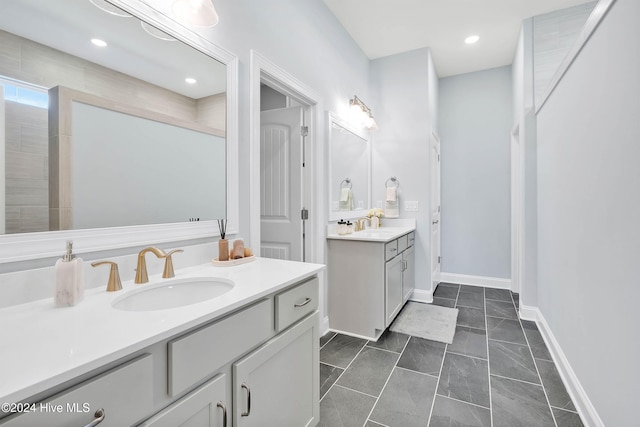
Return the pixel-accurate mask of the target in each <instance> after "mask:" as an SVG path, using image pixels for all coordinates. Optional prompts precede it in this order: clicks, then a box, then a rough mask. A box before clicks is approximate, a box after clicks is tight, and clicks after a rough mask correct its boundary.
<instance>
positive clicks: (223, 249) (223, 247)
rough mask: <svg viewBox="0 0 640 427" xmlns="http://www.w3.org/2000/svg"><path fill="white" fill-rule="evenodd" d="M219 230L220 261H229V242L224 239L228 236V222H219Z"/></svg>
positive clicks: (220, 220) (221, 220)
mask: <svg viewBox="0 0 640 427" xmlns="http://www.w3.org/2000/svg"><path fill="white" fill-rule="evenodd" d="M218 230H219V231H220V240H218V261H228V260H229V241H228V240H227V239H225V238H224V237H225V236H226V235H227V220H226V219H219V220H218Z"/></svg>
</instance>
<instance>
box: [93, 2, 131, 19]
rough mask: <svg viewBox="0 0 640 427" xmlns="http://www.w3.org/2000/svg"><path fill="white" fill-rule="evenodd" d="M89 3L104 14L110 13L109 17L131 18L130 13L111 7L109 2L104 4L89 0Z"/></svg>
mask: <svg viewBox="0 0 640 427" xmlns="http://www.w3.org/2000/svg"><path fill="white" fill-rule="evenodd" d="M89 1H90V2H91V4H92V5H94V6H95V7H97V8H98V9H100V10H102V11H104V12H107V13H110V14H111V15H115V16H120V17H121V18H131V17H132V15H131V14H130V13H127V12H125V11H124V10H122V9H120V8H119V7H116V6H114V5H112V4H111V3H109V2H106V1H105V0H89Z"/></svg>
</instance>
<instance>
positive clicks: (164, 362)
mask: <svg viewBox="0 0 640 427" xmlns="http://www.w3.org/2000/svg"><path fill="white" fill-rule="evenodd" d="M318 297H319V296H318V278H317V277H315V276H314V277H312V278H309V279H306V280H304V281H302V282H299V283H296V284H293V285H291V286H290V287H288V288H286V289H284V290H281V291H279V292H277V293H274V294H272V295H269V296H267V297H263V298H261V299H260V300H258V301H253V302H252V303H249V304H247V305H246V306H244V307H242V308H240V309H238V310H237V311H235V312H234V313H231V314H229V315H227V316H224V317H222V318H220V319H216V320H214V321H212V322H210V323H207V324H204V325H201V326H197V327H196V328H195V329H193V330H192V331H189V332H186V333H182V334H179V335H177V336H174V337H171V338H168V339H166V340H163V341H160V342H158V343H155V344H153V345H151V346H150V347H148V348H145V349H144V350H142V351H141V352H140V354H138V355H136V354H133V355H131V356H129V358H130V360H128V361H124V362H122V363H120V364H118V365H117V366H116V367H114V368H112V369H109V370H107V371H106V372H104V373H100V374H97V375H93V376H92V375H91V374H88V375H86V376H85V377H87V378H89V379H88V380H86V381H83V382H80V383H79V384H77V385H74V386H72V387H71V388H65V389H64V390H63V391H62V392H61V393H58V394H55V393H56V391H57V390H56V391H54V392H53V393H52V394H53V397H51V398H49V399H46V400H44V401H42V403H37V404H36V405H37V408H36V409H37V411H33V412H30V413H27V414H22V415H17V416H11V417H7V418H4V419H2V420H0V426H2V427H18V426H20V427H22V426H24V427H31V426H36V425H47V426H60V427H62V426H85V425H89V423H91V422H92V421H94V419H95V418H98V414H95V411H96V410H97V409H98V408H104V414H105V417H104V419H103V420H100V422H99V423H98V424H92V425H99V426H100V427H102V426H105V427H108V426H114V427H116V426H117V427H121V426H131V425H140V426H144V427H176V426H183V427H191V426H192V427H196V426H197V427H231V426H232V425H233V426H236V427H239V426H243V427H244V426H279V427H287V426H291V427H300V426H315V425H317V423H318V422H319V389H320V379H319V366H320V362H319V339H320V338H319V331H318V329H319V320H318V318H319V315H318ZM61 387H66V386H61ZM74 404H75V405H76V406H73V405H74ZM41 405H47V406H41ZM69 405H72V406H69ZM83 405H86V407H85V406H83ZM42 408H51V409H50V410H48V411H47V410H43V409H42ZM55 408H60V409H59V410H58V412H55V413H54V412H53V411H54V409H55ZM95 421H96V422H97V421H98V420H95ZM140 423H142V424H140Z"/></svg>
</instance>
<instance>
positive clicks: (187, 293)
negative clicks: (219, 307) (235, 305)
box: [111, 277, 233, 311]
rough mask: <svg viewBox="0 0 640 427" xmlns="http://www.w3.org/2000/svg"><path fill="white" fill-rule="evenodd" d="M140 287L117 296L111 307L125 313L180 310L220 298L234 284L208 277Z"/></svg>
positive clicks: (168, 281) (169, 281) (174, 280)
mask: <svg viewBox="0 0 640 427" xmlns="http://www.w3.org/2000/svg"><path fill="white" fill-rule="evenodd" d="M139 286H141V288H140V289H136V290H134V291H130V292H127V293H126V294H124V295H121V296H119V297H118V298H116V299H115V300H114V301H113V302H112V303H111V305H112V306H113V307H114V308H117V309H119V310H127V311H153V310H165V309H168V308H177V307H183V306H186V305H191V304H196V303H199V302H203V301H207V300H210V299H213V298H216V297H219V296H220V295H223V294H225V293H227V292H229V291H230V290H231V289H233V282H231V281H230V280H223V279H213V278H210V277H191V278H183V279H173V280H167V281H163V282H160V283H157V284H154V285H139Z"/></svg>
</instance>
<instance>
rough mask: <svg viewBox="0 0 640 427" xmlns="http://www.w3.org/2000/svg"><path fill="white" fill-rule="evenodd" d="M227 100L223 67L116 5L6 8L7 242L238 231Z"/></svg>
mask: <svg viewBox="0 0 640 427" xmlns="http://www.w3.org/2000/svg"><path fill="white" fill-rule="evenodd" d="M97 6H101V7H97ZM109 7H110V9H109ZM115 12H119V13H115ZM25 23H28V25H26V24H25ZM225 92H226V69H225V66H224V65H223V64H221V63H219V62H218V61H216V60H214V59H212V58H211V57H209V56H207V55H205V54H203V53H201V52H200V51H198V50H196V49H194V48H192V47H190V46H188V45H186V44H184V43H182V42H180V41H178V40H176V39H175V38H173V37H171V36H170V35H168V34H167V33H165V32H163V31H160V30H158V29H157V28H155V27H153V26H151V25H149V24H143V23H142V22H141V21H140V20H139V19H137V18H135V17H133V16H132V15H130V14H128V13H126V12H124V11H122V10H120V9H118V8H115V7H114V6H111V5H110V4H109V3H107V2H105V1H102V0H93V1H89V0H48V1H46V2H44V1H41V0H5V1H3V5H2V13H1V14H0V100H1V101H2V102H0V153H1V155H0V233H4V234H11V233H24V232H40V231H48V230H58V229H86V228H102V227H111V226H127V225H143V224H161V223H175V222H183V221H190V220H194V221H195V220H200V221H204V220H213V219H216V218H223V217H225V216H226V214H225V212H226V206H225V200H226V182H225V176H226V171H225V164H226V161H225V133H226V129H225V127H226V126H225V122H226V94H225ZM61 94H63V95H61ZM145 208H148V209H145Z"/></svg>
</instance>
